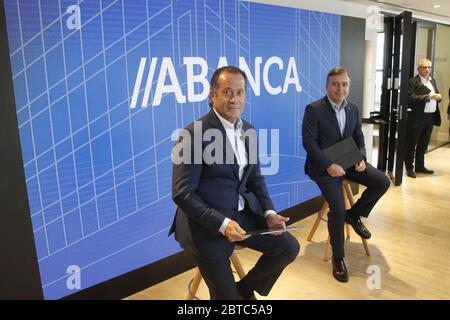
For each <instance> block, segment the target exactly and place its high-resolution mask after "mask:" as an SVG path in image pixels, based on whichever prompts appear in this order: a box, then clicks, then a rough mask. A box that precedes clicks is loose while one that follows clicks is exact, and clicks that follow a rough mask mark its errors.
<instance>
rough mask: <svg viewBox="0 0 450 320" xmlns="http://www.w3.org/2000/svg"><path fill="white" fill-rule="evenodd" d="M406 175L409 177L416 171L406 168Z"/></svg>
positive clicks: (413, 175) (414, 174) (414, 175)
mask: <svg viewBox="0 0 450 320" xmlns="http://www.w3.org/2000/svg"><path fill="white" fill-rule="evenodd" d="M406 175H407V176H408V177H410V178H415V177H416V173H415V172H414V170H406Z"/></svg>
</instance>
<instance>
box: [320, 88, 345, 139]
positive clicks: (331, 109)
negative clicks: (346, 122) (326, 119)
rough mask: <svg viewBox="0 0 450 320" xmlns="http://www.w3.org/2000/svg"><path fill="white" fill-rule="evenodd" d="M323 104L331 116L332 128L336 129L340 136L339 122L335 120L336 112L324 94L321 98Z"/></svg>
mask: <svg viewBox="0 0 450 320" xmlns="http://www.w3.org/2000/svg"><path fill="white" fill-rule="evenodd" d="M323 104H324V105H325V107H326V108H327V110H328V113H329V115H330V117H331V122H332V123H333V126H334V129H335V130H337V133H338V135H339V136H340V137H341V138H342V135H341V129H340V128H339V122H338V121H337V118H336V112H335V111H334V109H333V107H332V106H331V103H330V101H329V100H328V97H327V96H325V97H324V98H323Z"/></svg>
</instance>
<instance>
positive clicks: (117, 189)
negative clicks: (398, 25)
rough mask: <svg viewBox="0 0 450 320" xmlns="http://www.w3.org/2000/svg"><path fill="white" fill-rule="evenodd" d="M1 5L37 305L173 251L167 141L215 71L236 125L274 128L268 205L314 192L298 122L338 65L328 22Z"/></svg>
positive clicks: (202, 2) (166, 4)
mask: <svg viewBox="0 0 450 320" xmlns="http://www.w3.org/2000/svg"><path fill="white" fill-rule="evenodd" d="M5 10H6V18H7V27H8V39H9V48H10V57H11V64H12V70H13V82H14V91H15V100H16V108H17V118H18V121H19V131H20V140H21V148H22V154H23V161H24V170H25V174H26V185H27V190H28V197H29V205H30V214H31V218H32V224H33V232H34V238H35V242H36V250H37V254H38V259H39V261H38V262H39V268H40V274H41V280H42V285H43V292H44V296H45V298H46V299H57V298H61V297H64V296H67V295H70V294H73V293H75V292H76V291H77V290H83V289H86V288H88V287H91V286H93V285H95V284H98V283H101V282H104V281H107V280H109V279H111V278H114V277H117V276H119V275H121V274H124V273H126V272H129V271H132V270H135V269H137V268H140V267H142V266H144V265H148V264H151V263H153V262H156V261H158V260H160V259H163V258H165V257H168V256H170V255H173V254H175V253H177V252H179V251H181V249H180V247H179V246H178V244H177V243H176V241H174V240H173V237H168V236H167V234H168V230H169V227H170V224H171V222H172V219H173V216H174V212H175V208H174V205H173V203H172V201H171V175H172V164H171V159H170V152H171V147H172V145H173V142H172V140H171V135H172V133H173V132H174V130H176V129H177V128H182V127H184V126H186V125H187V124H189V123H190V122H192V121H193V120H195V119H197V118H199V117H200V116H202V115H204V114H205V113H207V112H208V111H209V106H208V103H207V99H206V98H207V94H208V90H209V88H208V84H207V83H206V81H209V79H210V77H211V75H212V72H213V71H214V70H215V69H216V68H217V66H220V65H223V64H230V65H239V66H241V68H243V69H245V70H246V72H247V74H248V75H249V78H250V86H249V94H248V101H247V105H246V110H245V112H244V114H243V118H244V119H246V120H248V121H250V122H252V123H253V124H254V125H255V126H256V128H258V129H268V130H269V131H270V129H278V130H279V139H280V140H279V141H280V147H279V155H275V156H279V167H278V170H277V172H276V174H273V175H267V177H266V179H267V180H266V181H267V183H268V186H269V190H270V193H271V195H272V197H273V200H274V203H275V206H276V208H277V210H279V211H281V210H283V209H287V208H289V207H292V206H294V205H296V204H299V203H302V202H304V201H306V200H309V199H311V198H313V197H315V196H317V195H319V190H318V188H317V187H316V186H315V184H314V183H313V182H311V180H309V179H308V177H306V176H305V175H304V172H303V166H304V159H305V151H304V149H303V147H302V142H301V122H302V118H303V112H304V108H305V106H306V105H307V104H308V103H309V102H311V101H313V100H315V99H318V98H319V97H321V96H322V95H323V94H324V84H325V78H326V74H327V72H328V70H329V69H330V68H331V67H333V66H336V65H338V64H339V51H340V16H338V15H333V14H324V13H319V12H314V11H307V10H299V9H293V8H284V7H278V6H271V5H264V4H256V3H249V2H246V1H237V0H183V1H163V0H133V1H128V0H115V1H114V0H102V1H100V0H84V1H83V0H81V1H75V0H72V1H67V0H40V1H37V0H36V1H27V0H5ZM269 138H270V137H269ZM269 140H270V139H269ZM268 152H269V154H270V152H271V149H270V147H269V150H268ZM272 156H274V154H272ZM73 270H77V272H79V273H78V275H81V277H80V286H76V285H75V286H73V285H71V284H73V283H71V279H70V278H71V276H72V275H73V272H74V271H73Z"/></svg>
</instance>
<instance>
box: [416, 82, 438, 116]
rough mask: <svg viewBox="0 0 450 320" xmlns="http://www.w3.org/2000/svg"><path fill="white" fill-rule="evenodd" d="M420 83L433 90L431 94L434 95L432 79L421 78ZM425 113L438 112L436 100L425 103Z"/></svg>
mask: <svg viewBox="0 0 450 320" xmlns="http://www.w3.org/2000/svg"><path fill="white" fill-rule="evenodd" d="M419 77H420V81H422V84H423V85H424V86H426V87H427V88H428V89H430V90H431V92H430V94H434V93H436V92H434V87H433V85H432V84H431V81H430V80H431V77H428V80H427V79H425V78H423V77H422V76H420V75H419ZM423 111H424V112H425V113H434V112H435V111H436V100H434V99H430V101H428V102H427V103H425V109H424V110H423Z"/></svg>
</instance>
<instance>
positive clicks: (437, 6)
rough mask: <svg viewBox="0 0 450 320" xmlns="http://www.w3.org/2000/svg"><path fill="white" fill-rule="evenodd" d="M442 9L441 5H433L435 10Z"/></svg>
mask: <svg viewBox="0 0 450 320" xmlns="http://www.w3.org/2000/svg"><path fill="white" fill-rule="evenodd" d="M440 7H441V5H439V4H434V5H433V8H435V9H437V8H440Z"/></svg>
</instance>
